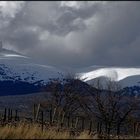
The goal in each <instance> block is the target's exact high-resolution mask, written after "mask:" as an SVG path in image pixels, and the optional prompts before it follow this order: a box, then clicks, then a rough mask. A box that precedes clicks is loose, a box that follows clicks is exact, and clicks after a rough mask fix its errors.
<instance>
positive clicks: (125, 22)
mask: <svg viewBox="0 0 140 140" xmlns="http://www.w3.org/2000/svg"><path fill="white" fill-rule="evenodd" d="M139 7H140V2H139V1H118V2H117V1H114V2H113V1H112V2H111V1H107V2H106V1H41V2H39V1H28V2H27V1H26V2H25V1H7V2H6V1H1V2H0V40H2V41H3V44H4V45H3V46H4V48H7V49H12V50H15V51H17V52H20V53H22V54H24V55H27V56H30V57H31V58H33V59H34V60H36V61H37V62H39V63H42V64H49V65H54V66H67V67H73V68H74V67H78V68H83V67H88V66H93V65H99V66H140V10H139Z"/></svg>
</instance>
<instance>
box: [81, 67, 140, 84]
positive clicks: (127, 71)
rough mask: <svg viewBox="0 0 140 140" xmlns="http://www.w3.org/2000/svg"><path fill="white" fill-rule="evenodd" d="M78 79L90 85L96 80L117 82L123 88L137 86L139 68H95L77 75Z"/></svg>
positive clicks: (139, 78)
mask: <svg viewBox="0 0 140 140" xmlns="http://www.w3.org/2000/svg"><path fill="white" fill-rule="evenodd" d="M79 76H80V79H81V80H83V81H85V82H87V83H90V84H92V82H93V81H94V80H95V79H96V80H97V79H98V78H102V80H107V79H110V80H112V81H117V82H118V83H120V84H121V85H122V86H123V87H126V86H133V85H139V84H140V83H139V82H140V68H117V67H110V68H106V67H104V68H96V69H94V68H93V70H91V71H89V72H84V73H79Z"/></svg>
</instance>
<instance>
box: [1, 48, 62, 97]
mask: <svg viewBox="0 0 140 140" xmlns="http://www.w3.org/2000/svg"><path fill="white" fill-rule="evenodd" d="M62 77H63V73H62V71H61V70H58V69H57V68H55V67H52V66H47V65H40V64H36V63H34V61H33V60H32V59H31V58H29V57H26V56H24V55H21V54H19V53H17V52H14V51H10V50H7V49H1V50H0V95H13V94H26V93H32V92H38V91H40V90H41V89H42V87H43V86H45V85H47V83H48V82H49V81H50V80H51V79H57V78H58V79H61V78H62Z"/></svg>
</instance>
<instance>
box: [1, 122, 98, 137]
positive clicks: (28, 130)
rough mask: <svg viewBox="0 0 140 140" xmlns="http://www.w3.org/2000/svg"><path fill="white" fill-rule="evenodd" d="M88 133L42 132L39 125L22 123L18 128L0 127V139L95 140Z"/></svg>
mask: <svg viewBox="0 0 140 140" xmlns="http://www.w3.org/2000/svg"><path fill="white" fill-rule="evenodd" d="M94 138H96V139H97V137H96V135H94V136H91V135H89V134H88V132H86V131H84V132H81V133H80V134H79V135H77V136H72V135H71V134H70V132H69V131H67V130H63V131H62V130H61V131H58V129H56V128H53V127H51V128H48V129H47V130H44V131H42V130H41V128H40V127H39V126H38V125H33V124H32V125H29V124H25V123H20V124H19V125H18V126H13V125H6V126H1V127H0V139H94Z"/></svg>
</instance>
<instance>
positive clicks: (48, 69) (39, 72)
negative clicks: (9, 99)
mask: <svg viewBox="0 0 140 140" xmlns="http://www.w3.org/2000/svg"><path fill="white" fill-rule="evenodd" d="M65 74H66V72H65V70H64V69H63V70H62V69H58V68H56V67H53V66H49V65H40V64H37V63H35V62H34V61H33V60H32V59H31V58H30V57H27V56H24V55H22V54H20V53H17V52H14V51H11V50H7V49H3V48H1V49H0V96H1V95H14V94H18V95H19V94H29V93H35V92H40V91H42V90H43V89H44V88H46V89H47V86H48V85H49V82H50V80H52V79H55V80H58V79H59V80H61V81H62V79H64V78H65ZM76 75H78V77H79V78H80V80H82V81H83V82H85V83H88V84H89V85H91V84H92V83H93V82H95V81H96V80H98V79H101V81H102V82H103V83H106V81H107V80H108V78H109V79H111V80H113V81H116V82H118V83H119V84H120V85H121V86H122V88H124V89H125V90H126V91H127V92H129V93H135V94H136V93H140V68H139V67H135V68H130V67H104V66H91V67H87V68H84V69H79V70H78V69H77V70H76ZM80 84H81V85H82V84H83V83H80ZM74 85H76V83H74Z"/></svg>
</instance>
